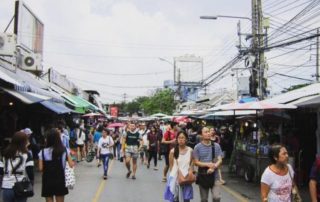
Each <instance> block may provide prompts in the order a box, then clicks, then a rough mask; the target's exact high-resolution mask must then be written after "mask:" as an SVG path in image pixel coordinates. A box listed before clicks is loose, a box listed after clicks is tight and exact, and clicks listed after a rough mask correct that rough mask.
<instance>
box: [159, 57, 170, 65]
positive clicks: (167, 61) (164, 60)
mask: <svg viewBox="0 0 320 202" xmlns="http://www.w3.org/2000/svg"><path fill="white" fill-rule="evenodd" d="M159 60H161V61H163V62H166V63H169V64H170V65H173V63H172V62H170V61H169V60H166V59H164V58H160V57H159Z"/></svg>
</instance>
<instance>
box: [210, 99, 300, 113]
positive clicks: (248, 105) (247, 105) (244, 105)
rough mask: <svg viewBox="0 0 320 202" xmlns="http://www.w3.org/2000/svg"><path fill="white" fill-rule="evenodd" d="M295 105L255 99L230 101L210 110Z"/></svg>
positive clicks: (281, 107) (283, 107)
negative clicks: (246, 101)
mask: <svg viewBox="0 0 320 202" xmlns="http://www.w3.org/2000/svg"><path fill="white" fill-rule="evenodd" d="M296 108H297V106H294V105H291V104H278V103H273V102H268V101H257V102H248V103H230V104H225V105H220V106H216V107H214V108H211V109H210V110H211V111H219V110H268V109H296Z"/></svg>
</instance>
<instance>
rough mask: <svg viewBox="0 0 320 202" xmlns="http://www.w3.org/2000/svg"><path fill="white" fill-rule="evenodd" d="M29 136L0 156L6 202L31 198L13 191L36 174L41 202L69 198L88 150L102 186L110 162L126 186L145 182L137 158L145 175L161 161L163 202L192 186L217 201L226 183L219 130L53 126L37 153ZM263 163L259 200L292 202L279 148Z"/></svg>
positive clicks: (313, 182) (181, 198)
mask: <svg viewBox="0 0 320 202" xmlns="http://www.w3.org/2000/svg"><path fill="white" fill-rule="evenodd" d="M220 132H221V133H220ZM32 133H33V132H32V130H31V129H30V128H26V129H22V130H21V131H18V132H16V133H15V134H14V135H13V136H12V140H11V143H10V144H9V145H8V147H7V148H6V149H5V150H4V151H3V152H2V158H1V160H0V175H1V176H2V177H1V179H2V181H1V182H2V185H1V187H2V192H3V194H2V196H3V201H4V202H13V201H14V202H25V201H27V198H28V197H29V196H23V197H21V196H19V197H18V196H17V194H16V190H15V189H16V183H17V182H20V181H28V182H29V183H30V184H31V185H32V184H33V183H34V167H37V168H38V170H39V171H40V172H41V173H42V184H41V185H42V191H41V196H42V197H44V198H45V200H46V201H47V202H53V201H57V202H63V201H64V196H65V195H67V194H68V192H69V191H68V187H67V186H66V171H65V170H66V168H67V167H70V168H73V167H74V166H75V162H77V163H81V162H82V161H84V160H86V161H87V162H91V160H88V159H89V158H87V157H88V156H89V154H90V152H89V150H90V151H91V149H90V148H92V150H93V153H94V156H95V158H96V160H97V166H98V167H101V168H102V179H104V180H107V179H108V168H109V162H110V160H111V159H116V160H119V162H124V163H123V164H124V166H125V167H126V169H127V170H126V173H124V174H123V175H124V177H126V178H131V179H132V180H135V179H137V178H139V177H140V176H141V177H143V174H142V173H139V172H137V170H138V164H139V163H138V162H139V158H140V160H141V163H140V165H141V166H146V168H147V169H150V166H153V170H154V171H158V169H159V168H158V161H159V160H163V161H164V166H163V170H162V172H163V173H162V175H163V176H162V182H163V183H165V185H166V186H165V190H164V200H167V201H171V202H189V201H191V200H192V199H193V196H194V190H193V188H194V187H196V186H195V184H196V185H197V187H198V190H199V194H200V201H201V202H206V201H209V196H211V197H212V199H210V201H214V202H218V201H221V190H220V186H219V185H221V184H225V183H226V182H225V181H224V180H223V178H222V175H221V170H220V168H221V165H222V161H223V158H224V153H226V152H225V150H226V148H227V149H228V148H229V147H228V146H227V147H224V145H223V144H222V145H221V146H220V144H221V143H222V142H223V141H224V140H223V138H224V137H225V136H226V134H225V131H223V130H218V129H216V128H214V127H210V128H209V127H206V126H200V125H191V124H178V123H174V122H167V123H164V122H163V121H157V122H152V123H144V122H128V123H124V124H123V125H122V126H119V127H115V128H108V123H107V122H99V121H97V122H95V123H93V124H91V125H90V126H88V125H86V124H85V123H84V122H81V123H79V124H75V125H74V127H73V129H70V128H69V127H68V126H67V125H66V124H65V122H64V121H58V122H57V123H55V124H52V125H50V127H48V128H47V129H46V130H45V133H44V139H45V141H44V144H42V145H40V144H38V143H37V142H36V140H35V138H34V136H33V134H32ZM218 133H220V134H218ZM221 134H223V136H221ZM225 142H226V141H225ZM90 155H91V154H90ZM226 155H228V154H226ZM269 157H270V161H271V164H270V166H268V167H267V168H266V169H265V171H264V173H263V175H262V177H261V200H262V201H291V198H292V193H293V192H297V190H296V186H295V183H294V178H295V175H294V171H293V169H292V167H291V166H290V165H289V164H288V152H287V150H286V148H285V146H283V145H280V144H275V145H272V147H271V149H270V152H269ZM92 159H93V158H92ZM140 165H139V166H140ZM319 171H320V158H319V159H318V160H316V161H315V163H314V166H313V168H312V171H311V174H310V184H309V187H310V196H311V199H312V202H315V201H318V200H319V198H320V197H319V196H320V192H319V190H320V174H319V173H320V172H319ZM159 183H160V182H159ZM209 192H210V194H209ZM294 196H298V195H297V194H294Z"/></svg>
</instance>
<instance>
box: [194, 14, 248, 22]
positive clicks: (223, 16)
mask: <svg viewBox="0 0 320 202" xmlns="http://www.w3.org/2000/svg"><path fill="white" fill-rule="evenodd" d="M218 18H237V19H246V20H250V21H252V20H251V18H249V17H241V16H231V15H214V16H200V19H204V20H217V19H218Z"/></svg>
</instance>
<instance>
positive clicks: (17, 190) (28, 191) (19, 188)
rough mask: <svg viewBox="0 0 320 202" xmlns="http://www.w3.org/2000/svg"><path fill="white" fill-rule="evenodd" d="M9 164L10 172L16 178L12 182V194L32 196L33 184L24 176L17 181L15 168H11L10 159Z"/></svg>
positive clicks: (18, 196)
mask: <svg viewBox="0 0 320 202" xmlns="http://www.w3.org/2000/svg"><path fill="white" fill-rule="evenodd" d="M10 164H11V167H12V174H13V175H14V177H15V178H16V182H15V183H14V185H13V187H12V189H13V191H14V195H15V196H16V197H17V198H27V197H32V196H33V195H34V192H33V186H32V183H31V182H30V180H29V179H28V178H27V177H24V178H23V179H22V180H21V181H18V178H17V176H16V173H15V170H16V169H14V168H13V164H12V160H11V159H10Z"/></svg>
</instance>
